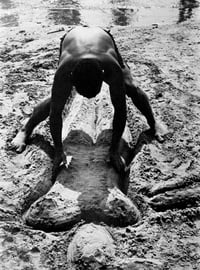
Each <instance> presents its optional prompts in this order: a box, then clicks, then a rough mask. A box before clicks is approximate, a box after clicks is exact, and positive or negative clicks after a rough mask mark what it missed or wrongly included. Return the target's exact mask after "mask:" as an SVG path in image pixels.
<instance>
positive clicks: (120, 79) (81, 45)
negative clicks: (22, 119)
mask: <svg viewBox="0 0 200 270" xmlns="http://www.w3.org/2000/svg"><path fill="white" fill-rule="evenodd" d="M103 81H104V82H106V83H107V84H108V85H109V90H110V97H111V101H112V104H113V106H114V117H113V134H112V141H111V147H110V161H111V164H112V165H113V166H114V168H115V169H116V170H117V171H118V172H120V173H121V172H123V171H124V168H125V164H124V162H123V160H122V159H121V157H120V155H119V143H120V139H121V136H122V134H123V131H124V128H125V122H126V98H125V96H126V95H127V96H129V97H130V98H131V99H132V101H133V103H134V104H135V106H136V107H137V108H138V109H139V110H140V111H141V113H142V114H143V115H144V116H145V117H146V119H147V122H148V124H149V126H150V133H151V135H152V136H154V137H155V138H156V139H157V140H158V141H161V140H162V137H161V136H160V134H159V125H158V123H157V122H156V120H155V118H154V115H153V112H152V109H151V106H150V104H149V101H148V98H147V96H146V94H145V93H144V92H143V91H142V90H141V89H140V88H138V87H137V86H135V85H134V84H133V79H132V76H131V73H130V70H129V68H128V66H127V64H126V63H124V61H123V59H122V57H121V55H120V53H119V51H118V49H117V46H116V44H115V41H114V39H113V37H112V35H111V34H110V33H109V32H107V31H105V30H103V29H101V28H97V27H82V26H79V27H76V28H74V29H72V30H70V31H69V32H68V33H67V34H66V35H65V36H64V37H63V39H62V41H61V47H60V59H59V65H58V68H57V71H56V73H55V77H54V82H53V87H52V93H51V98H48V99H46V100H45V101H43V102H42V103H41V104H39V105H38V106H37V107H36V108H35V109H34V112H33V114H32V116H31V118H30V119H29V121H28V122H27V123H26V125H25V126H23V128H22V129H21V131H20V132H19V133H18V134H17V136H16V137H15V139H14V140H13V145H14V147H15V148H16V150H17V151H18V152H22V151H23V150H24V149H25V147H26V141H27V139H28V137H29V136H30V134H31V133H32V131H33V129H34V128H35V127H36V126H37V125H38V124H39V123H40V122H41V121H43V120H45V119H46V118H47V117H48V116H50V130H51V135H52V138H53V142H54V147H55V156H54V162H53V169H52V180H53V181H55V178H56V175H57V172H58V168H59V165H60V164H61V162H64V163H66V156H65V154H64V151H63V145H62V140H61V133H62V111H63V108H64V105H65V103H66V100H67V99H68V97H69V96H70V93H71V91H72V87H73V86H75V88H76V90H77V92H78V93H79V94H81V95H82V96H84V97H87V98H93V97H95V96H96V95H97V94H98V93H99V92H100V90H101V86H102V82H103Z"/></svg>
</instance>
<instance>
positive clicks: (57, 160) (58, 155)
mask: <svg viewBox="0 0 200 270" xmlns="http://www.w3.org/2000/svg"><path fill="white" fill-rule="evenodd" d="M62 162H63V163H64V164H66V163H67V161H66V156H65V153H64V152H63V149H60V150H56V151H55V156H54V160H53V168H52V182H55V180H56V176H57V174H58V171H59V167H60V164H61V163H62Z"/></svg>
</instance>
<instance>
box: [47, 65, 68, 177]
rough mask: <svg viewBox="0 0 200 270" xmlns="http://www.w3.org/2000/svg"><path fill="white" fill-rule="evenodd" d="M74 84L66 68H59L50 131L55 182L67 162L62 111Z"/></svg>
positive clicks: (56, 76) (56, 75)
mask: <svg viewBox="0 0 200 270" xmlns="http://www.w3.org/2000/svg"><path fill="white" fill-rule="evenodd" d="M71 89H72V84H71V82H70V79H69V77H68V76H67V75H66V71H65V68H64V67H63V66H61V67H59V68H58V70H57V72H56V74H55V77H54V82H53V87H52V96H51V105H50V131H51V135H52V138H53V142H54V147H55V156H54V162H53V171H52V180H53V181H54V180H55V177H56V174H57V171H58V168H59V165H60V163H61V162H62V161H63V162H64V163H65V162H66V157H65V154H64V152H63V145H62V111H63V108H64V106H65V103H66V100H67V98H68V97H69V95H70V93H71Z"/></svg>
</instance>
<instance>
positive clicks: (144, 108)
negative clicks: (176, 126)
mask: <svg viewBox="0 0 200 270" xmlns="http://www.w3.org/2000/svg"><path fill="white" fill-rule="evenodd" d="M123 75H124V81H125V87H126V94H127V96H128V97H130V98H131V100H132V102H133V104H134V105H135V106H136V107H137V109H138V110H139V111H140V112H141V113H142V114H143V115H144V116H145V117H146V119H147V123H148V124H149V126H150V133H151V134H152V135H153V136H154V137H155V139H157V140H158V141H159V142H163V138H162V136H161V135H160V134H159V132H160V131H161V128H160V125H159V124H158V123H157V122H156V120H155V118H154V114H153V111H152V108H151V105H150V103H149V99H148V97H147V95H146V94H145V92H144V91H142V89H140V88H139V87H137V86H135V85H134V83H133V79H132V76H131V73H130V69H129V68H128V66H127V65H126V66H125V68H124V69H123Z"/></svg>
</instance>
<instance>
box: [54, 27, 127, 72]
mask: <svg viewBox="0 0 200 270" xmlns="http://www.w3.org/2000/svg"><path fill="white" fill-rule="evenodd" d="M84 27H88V26H84ZM72 29H74V27H73V28H71V29H69V30H68V31H67V33H66V34H64V36H63V37H62V38H61V39H60V50H59V59H60V56H61V52H62V44H63V40H64V39H65V37H66V35H67V34H68V33H69V32H70V31H71V30H72ZM103 30H104V31H105V32H106V33H107V34H108V35H109V36H110V38H111V39H112V41H113V44H114V48H115V52H116V54H117V58H118V62H119V64H120V67H121V68H125V64H124V62H123V59H122V56H121V54H120V53H119V50H118V48H117V45H116V43H115V40H114V37H113V36H112V34H111V33H110V31H109V30H106V29H103Z"/></svg>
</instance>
